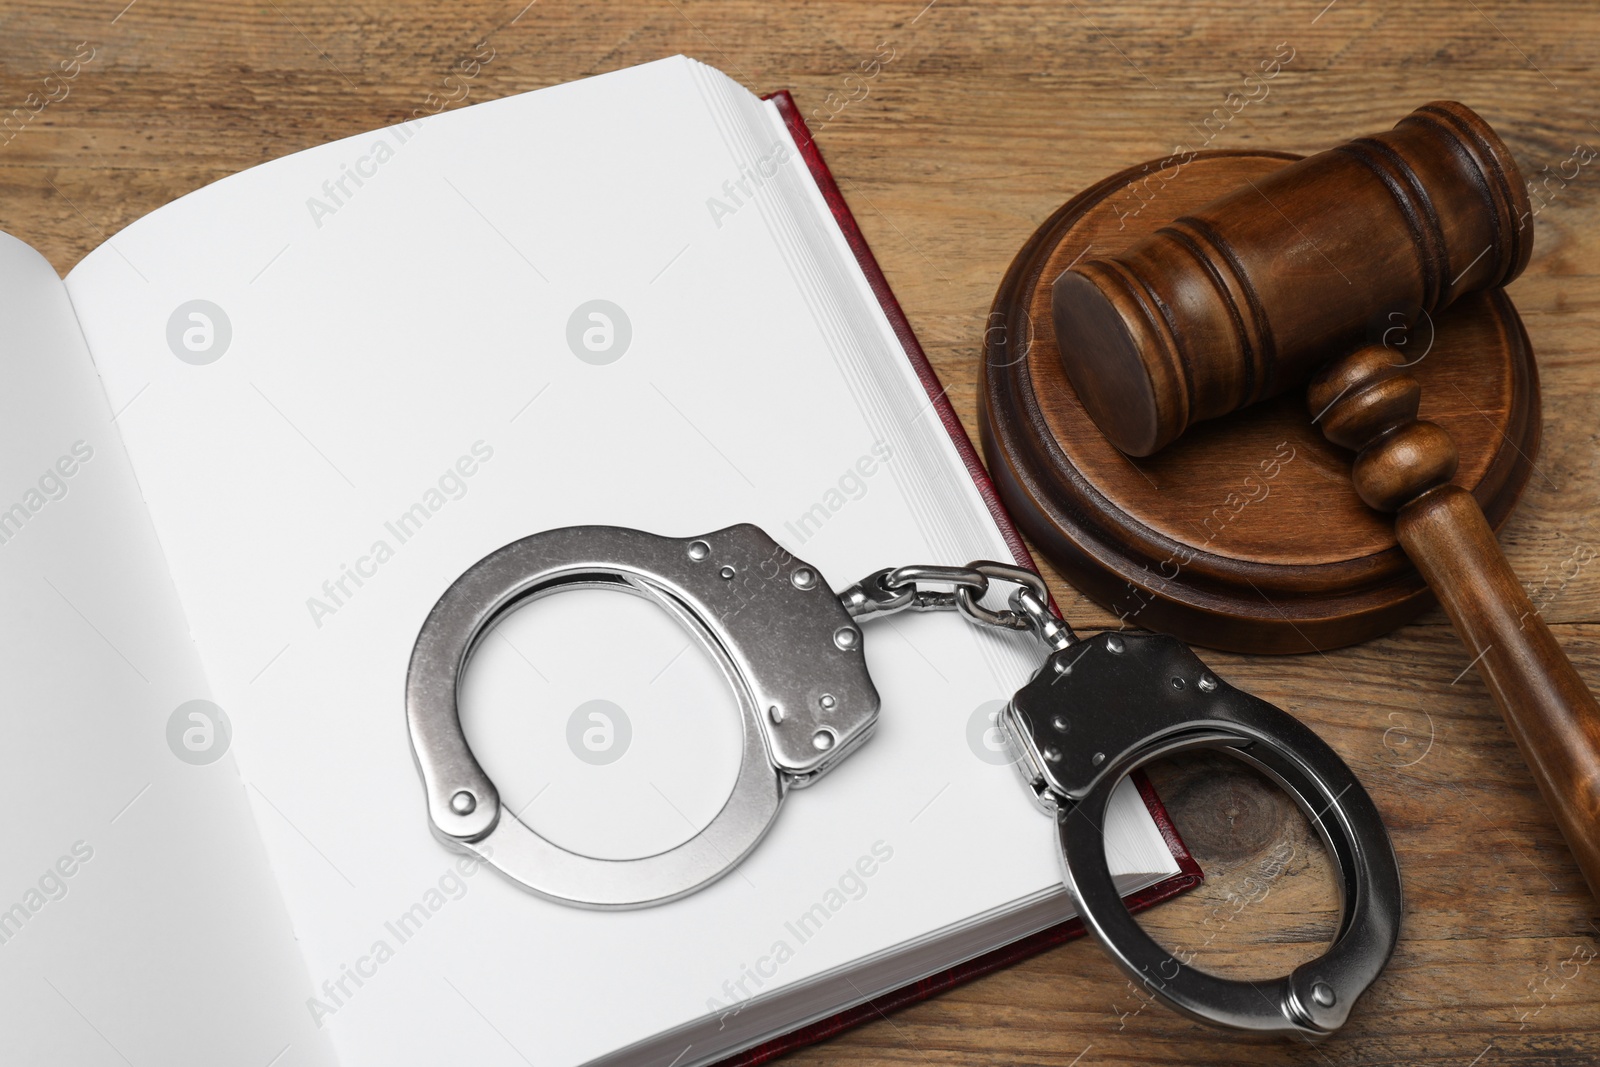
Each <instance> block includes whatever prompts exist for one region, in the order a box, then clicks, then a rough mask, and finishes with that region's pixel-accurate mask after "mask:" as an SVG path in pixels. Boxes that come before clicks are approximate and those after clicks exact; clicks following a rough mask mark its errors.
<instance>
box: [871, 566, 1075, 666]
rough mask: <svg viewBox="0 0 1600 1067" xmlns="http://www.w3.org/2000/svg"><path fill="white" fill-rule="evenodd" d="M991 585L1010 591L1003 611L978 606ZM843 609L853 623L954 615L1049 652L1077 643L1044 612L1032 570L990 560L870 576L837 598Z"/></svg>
mask: <svg viewBox="0 0 1600 1067" xmlns="http://www.w3.org/2000/svg"><path fill="white" fill-rule="evenodd" d="M991 580H993V581H1002V582H1009V583H1011V584H1012V585H1014V586H1015V587H1016V588H1015V589H1014V590H1013V591H1012V593H1011V595H1010V597H1008V598H1007V604H1008V607H1005V608H1000V609H995V608H987V607H984V605H983V598H984V596H985V595H986V594H987V593H988V592H989V586H990V582H991ZM839 602H840V603H841V604H843V605H844V609H845V610H846V611H848V612H849V613H850V615H851V616H852V617H854V618H857V619H866V618H872V617H874V616H878V615H892V614H894V613H896V612H900V611H959V612H960V613H961V614H962V615H963V616H965V617H966V619H967V621H968V622H971V623H973V624H975V625H978V626H991V627H995V628H997V629H1002V630H1015V631H1019V632H1025V633H1031V634H1033V635H1034V636H1035V637H1037V638H1038V639H1039V640H1040V641H1042V642H1043V643H1044V644H1045V645H1046V646H1048V647H1049V648H1050V650H1051V651H1060V650H1061V649H1063V648H1066V647H1067V646H1068V645H1070V644H1072V643H1073V642H1074V641H1076V640H1077V635H1075V634H1074V633H1073V632H1072V627H1070V626H1068V625H1067V624H1066V622H1064V621H1063V620H1061V619H1059V618H1057V617H1056V615H1055V613H1054V612H1052V611H1051V610H1050V592H1049V590H1048V589H1047V588H1046V587H1045V584H1044V579H1043V578H1041V577H1039V575H1037V574H1035V573H1034V572H1033V571H1030V570H1027V569H1026V568H1023V567H1015V566H1011V565H1010V564H1006V563H996V562H994V561H993V560H974V561H973V562H971V563H969V564H967V565H966V566H965V567H940V566H935V565H932V564H925V563H913V564H908V565H906V566H903V567H885V568H884V569H883V570H880V571H874V572H873V573H871V574H869V575H867V576H866V577H865V578H863V579H862V580H861V581H859V582H857V583H856V584H855V585H852V586H851V587H850V588H848V589H846V590H845V591H844V592H842V593H840V594H839Z"/></svg>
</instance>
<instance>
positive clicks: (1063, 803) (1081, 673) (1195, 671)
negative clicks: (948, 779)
mask: <svg viewBox="0 0 1600 1067" xmlns="http://www.w3.org/2000/svg"><path fill="white" fill-rule="evenodd" d="M996 582H1000V583H1009V584H1011V585H1012V586H1014V589H1013V591H1012V592H1011V593H1010V595H1009V598H1008V607H1006V608H1003V609H998V610H997V609H994V608H990V607H985V606H984V604H983V600H984V597H985V594H986V593H988V591H989V589H990V587H991V584H993V583H996ZM584 587H589V588H596V587H598V588H605V589H616V590H620V591H624V592H630V593H634V594H636V595H639V596H642V597H645V598H646V599H649V600H651V601H653V602H655V603H656V604H658V605H660V606H661V607H662V608H663V609H664V610H666V611H667V612H668V614H670V615H671V616H672V617H673V618H674V619H676V620H677V622H678V623H679V624H680V625H681V626H682V627H683V628H684V629H685V630H686V631H688V632H689V633H690V634H691V635H692V636H693V637H694V638H695V639H697V640H698V641H699V643H700V645H701V646H702V647H703V648H704V649H705V651H706V652H707V653H708V654H709V655H710V657H711V659H712V661H713V662H714V663H716V664H717V666H718V667H719V668H720V670H721V671H722V674H723V676H724V677H725V679H726V680H727V682H728V684H729V686H730V688H731V689H732V691H733V692H734V694H735V695H736V698H737V700H738V704H739V709H740V715H741V718H742V722H743V744H742V759H741V763H740V768H739V773H738V777H737V780H736V781H735V784H734V787H733V791H732V793H731V794H730V795H729V797H728V800H727V802H726V803H725V804H724V805H723V807H722V809H721V810H720V811H719V812H718V813H717V815H716V817H715V818H713V819H712V820H711V822H710V823H709V824H708V825H707V826H706V827H705V828H704V829H702V830H701V831H700V832H699V833H698V834H696V835H695V836H693V837H691V838H689V839H688V840H687V841H684V842H683V843H682V844H680V845H677V846H676V847H674V848H671V849H668V850H666V851H665V852H661V853H657V854H656V855H653V856H645V857H641V858H638V859H626V860H610V859H597V858H594V857H591V856H584V855H581V854H579V853H576V852H572V851H570V850H568V849H565V848H562V847H561V846H559V845H557V844H555V843H553V842H551V841H549V840H547V839H545V838H543V837H541V836H540V835H539V834H538V833H536V832H535V831H534V830H533V829H532V828H530V827H529V826H528V825H527V824H526V823H524V822H522V821H521V820H520V819H518V818H517V817H516V815H515V813H513V812H510V811H507V810H505V809H504V808H503V807H502V805H501V802H500V797H499V794H498V792H497V791H496V790H495V787H494V783H493V782H491V781H490V780H489V777H488V775H486V774H485V773H484V771H483V768H482V767H481V766H480V765H479V763H478V761H477V759H476V758H475V757H474V756H473V754H472V750H471V748H470V747H469V746H468V744H467V741H466V737H465V735H464V734H463V732H462V728H461V720H460V716H459V713H458V710H457V705H456V693H457V688H458V685H459V682H460V678H461V674H462V672H463V670H464V669H465V667H466V664H467V662H468V660H469V659H470V658H471V655H472V652H473V650H474V648H475V647H476V645H477V643H478V641H479V640H480V639H482V638H483V637H484V636H485V635H486V634H487V633H488V632H489V630H490V629H491V628H492V627H493V626H494V624H495V623H496V622H497V621H498V620H500V619H501V618H503V617H504V616H505V615H506V614H507V613H508V612H509V611H511V610H513V609H514V608H517V607H521V606H522V605H524V604H526V603H528V602H529V601H531V600H533V599H535V598H538V597H542V596H547V595H549V594H551V593H555V592H560V591H563V590H569V589H575V588H584ZM907 610H910V611H941V610H956V611H959V612H960V613H961V614H962V615H964V616H965V617H966V618H967V619H968V620H970V621H972V622H974V623H977V624H980V625H985V626H993V627H999V628H1002V629H1008V630H1016V631H1023V632H1028V633H1031V634H1033V635H1034V636H1035V637H1037V638H1038V639H1039V640H1040V641H1041V642H1042V643H1043V644H1044V645H1045V648H1046V649H1047V650H1048V658H1047V659H1046V661H1045V663H1044V665H1043V666H1042V667H1040V668H1039V670H1038V672H1037V673H1036V674H1034V676H1033V678H1032V679H1030V680H1029V681H1028V683H1027V684H1026V685H1024V686H1023V687H1022V688H1021V689H1020V690H1018V691H1017V693H1016V694H1015V695H1014V696H1013V697H1012V698H1011V703H1010V704H1009V705H1007V706H1006V708H1005V709H1004V711H1002V712H1001V715H1000V721H1001V724H1002V725H1003V726H1004V733H1005V737H1006V741H1007V744H1008V745H1009V746H1010V748H1011V751H1012V754H1013V756H1014V757H1015V759H1014V763H1015V765H1016V766H1017V768H1018V769H1019V770H1020V771H1021V773H1022V777H1023V781H1024V783H1025V784H1026V785H1027V787H1028V789H1029V792H1030V794H1031V795H1032V796H1033V798H1034V800H1035V801H1036V802H1037V804H1038V806H1039V807H1040V808H1041V809H1043V810H1044V811H1045V812H1047V813H1049V814H1051V815H1052V816H1053V817H1054V819H1055V823H1056V830H1057V836H1058V840H1059V847H1060V853H1061V859H1062V867H1063V877H1064V881H1065V883H1066V889H1067V892H1068V893H1069V894H1070V895H1071V897H1072V899H1073V901H1074V902H1075V904H1076V905H1077V910H1078V914H1079V915H1081V916H1082V918H1083V921H1084V923H1085V924H1086V925H1087V927H1088V928H1089V929H1090V930H1091V931H1093V932H1094V934H1095V935H1096V936H1097V937H1098V938H1099V940H1100V942H1101V944H1102V945H1104V946H1105V948H1106V950H1107V951H1108V952H1109V953H1110V955H1111V957H1112V958H1113V959H1114V960H1115V961H1116V962H1117V963H1118V965H1120V966H1121V967H1122V969H1123V970H1124V971H1126V972H1127V973H1128V975H1129V976H1130V977H1131V978H1132V979H1133V980H1134V981H1136V982H1139V983H1140V984H1141V985H1143V986H1144V987H1145V988H1146V989H1147V990H1148V991H1149V992H1150V993H1151V994H1153V995H1154V996H1156V997H1158V998H1160V999H1161V1000H1163V1001H1165V1002H1166V1003H1167V1004H1169V1005H1171V1006H1172V1007H1174V1008H1176V1009H1178V1010H1179V1011H1181V1012H1184V1013H1185V1014H1187V1015H1189V1016H1192V1017H1193V1018H1195V1019H1198V1020H1200V1021H1202V1022H1207V1023H1212V1024H1215V1025H1219V1026H1226V1027H1233V1028H1237V1029H1241V1030H1250V1031H1257V1032H1265V1033H1284V1034H1301V1035H1305V1036H1308V1037H1316V1036H1319V1035H1326V1034H1328V1033H1331V1032H1333V1031H1334V1030H1336V1029H1337V1028H1338V1027H1339V1026H1340V1025H1341V1024H1343V1022H1344V1021H1345V1019H1346V1018H1347V1017H1348V1015H1349V1012H1350V1008H1351V1006H1352V1005H1353V1004H1354V1003H1355V1001H1356V998H1357V997H1359V996H1360V995H1361V994H1362V993H1363V992H1364V991H1365V990H1366V989H1367V987H1368V986H1370V985H1371V984H1372V982H1373V981H1374V980H1375V979H1376V978H1377V977H1378V974H1379V972H1380V971H1381V970H1382V969H1383V966H1384V964H1385V963H1387V961H1388V959H1389V956H1390V954H1391V953H1392V952H1393V950H1394V946H1395V942H1396V940H1397V938H1398V936H1399V927H1400V912H1401V894H1400V874H1399V868H1398V866H1397V864H1396V862H1395V856H1394V850H1393V847H1392V846H1391V844H1390V842H1389V835H1388V832H1387V831H1386V830H1385V829H1384V826H1383V823H1382V821H1381V820H1380V818H1379V816H1378V812H1377V809H1376V808H1375V807H1374V806H1373V804H1372V800H1371V799H1370V798H1369V797H1368V796H1367V793H1366V790H1364V789H1363V788H1362V786H1361V784H1360V782H1359V781H1357V779H1356V777H1355V775H1354V774H1353V773H1351V771H1350V769H1349V768H1348V767H1346V766H1345V764H1344V762H1343V761H1342V760H1341V759H1340V758H1339V757H1338V755H1337V754H1335V753H1334V751H1333V750H1332V749H1330V748H1329V747H1328V746H1327V745H1326V744H1324V743H1323V742H1322V740H1321V739H1320V738H1318V737H1317V736H1316V735H1315V734H1314V733H1312V732H1311V731H1310V730H1309V729H1307V728H1306V727H1305V726H1303V725H1301V724H1300V723H1299V722H1298V721H1296V720H1295V719H1293V718H1291V717H1290V716H1289V715H1287V714H1285V713H1284V712H1282V711H1280V710H1279V709H1277V708H1275V707H1273V706H1272V705H1271V704H1268V703H1267V702H1266V701H1263V700H1260V699H1258V698H1256V697H1253V696H1251V695H1249V694H1248V693H1244V692H1241V691H1239V690H1237V689H1234V688H1233V687H1232V686H1230V685H1228V684H1227V683H1226V682H1224V681H1223V680H1222V679H1220V678H1218V677H1217V676H1216V675H1215V674H1213V673H1212V672H1210V671H1208V670H1207V669H1206V667H1205V665H1204V664H1202V663H1201V662H1200V660H1199V659H1197V658H1196V657H1195V655H1194V653H1192V652H1190V651H1189V649H1188V648H1186V647H1185V646H1184V645H1182V644H1181V643H1180V642H1178V641H1177V640H1175V639H1174V638H1171V637H1164V636H1160V635H1155V634H1141V633H1120V634H1119V633H1111V632H1106V633H1101V634H1097V635H1095V636H1094V637H1091V638H1088V639H1086V640H1079V639H1078V638H1077V637H1076V635H1074V634H1073V632H1072V630H1071V628H1070V627H1069V626H1067V624H1066V623H1065V622H1063V621H1062V620H1061V619H1059V618H1057V617H1056V616H1055V615H1054V614H1053V613H1052V611H1051V609H1050V606H1049V602H1048V593H1047V592H1046V589H1045V585H1044V581H1043V580H1042V579H1041V578H1040V577H1039V576H1038V575H1036V574H1034V573H1033V572H1032V571H1028V570H1024V569H1021V568H1019V567H1013V566H1007V565H1005V564H1000V563H991V562H976V563H971V564H968V565H967V566H965V567H937V566H908V567H899V568H891V569H885V570H880V571H877V572H875V573H873V574H871V575H869V576H868V577H867V578H865V579H863V580H862V581H860V582H858V583H856V584H855V585H853V586H851V587H850V588H848V589H846V590H845V591H844V592H843V593H840V594H838V595H834V594H833V593H832V592H831V589H830V587H829V585H828V584H827V583H826V582H825V581H824V580H823V578H822V576H821V575H820V574H819V573H818V572H817V570H816V568H814V567H812V566H810V565H809V564H807V563H804V562H802V561H800V560H798V559H795V558H794V557H793V556H792V555H790V554H789V553H788V552H787V551H786V550H785V549H784V548H782V546H780V545H778V544H777V543H776V542H775V541H773V540H772V538H770V537H768V536H767V534H766V533H765V532H763V531H762V530H761V529H759V528H758V527H755V526H752V525H749V524H741V525H738V526H730V527H728V528H727V529H725V530H718V531H717V532H715V533H710V534H706V535H704V536H701V537H691V538H682V539H679V538H667V537H658V536H656V535H654V534H648V533H644V532H641V531H638V530H630V529H623V528H620V527H613V526H574V527H566V528H563V529H559V530H549V531H546V532H544V533H539V534H534V535H532V536H531V537H525V538H523V539H522V540H520V541H515V542H513V543H511V544H509V545H506V546H505V547H504V548H501V549H499V550H497V551H495V552H492V553H490V554H489V555H488V556H486V557H484V558H483V559H482V560H480V561H478V562H477V563H476V564H474V565H473V566H472V567H471V568H469V569H468V570H467V571H466V572H465V573H464V574H462V575H461V577H460V578H458V579H456V581H455V582H454V583H453V584H452V585H451V586H450V588H449V589H447V590H446V591H445V593H444V595H443V596H442V597H440V598H439V601H438V603H437V604H435V605H434V608H433V610H432V611H431V612H430V613H429V614H428V617H427V620H426V621H425V622H424V623H423V626H422V631H421V633H420V634H419V635H418V637H417V643H416V646H415V648H414V649H413V650H412V654H411V664H410V668H409V671H408V673H407V677H406V718H407V722H408V725H409V727H410V732H411V744H412V749H413V751H414V753H415V755H416V760H417V766H418V768H419V770H420V771H421V774H422V781H423V785H424V787H425V789H426V792H427V806H428V816H429V820H430V822H431V824H432V828H433V831H434V834H435V835H436V836H437V837H439V839H440V840H441V841H443V842H445V843H446V844H447V845H449V846H451V847H452V848H456V849H459V850H462V851H465V852H468V853H472V854H476V855H478V856H480V857H482V858H483V859H484V860H485V861H486V862H488V863H490V864H492V865H493V866H494V867H496V868H498V869H499V870H500V871H501V872H502V873H503V874H505V875H506V876H507V877H508V878H510V879H511V880H513V881H514V882H516V883H518V884H519V885H521V886H523V887H524V888H526V889H528V890H530V891H532V892H533V893H536V894H538V895H539V896H542V897H546V898H548V899H550V900H555V901H558V902H561V903H564V904H573V905H578V906H581V907H590V908H634V907H644V906H647V905H651V904H659V903H663V902H665V901H669V900H674V899H676V898H678V897H681V896H684V895H686V894H689V893H692V892H694V891H695V890H697V889H700V888H702V887H704V886H706V885H707V884H709V883H711V882H713V881H715V880H716V879H717V878H720V877H721V876H722V875H724V874H727V873H728V872H729V871H730V870H732V869H733V868H734V867H735V866H737V865H738V863H739V862H740V861H741V860H742V859H743V858H744V857H745V856H746V855H747V854H749V852H750V850H751V849H753V848H754V847H755V846H756V844H757V843H758V842H759V841H760V840H761V838H762V836H763V835H764V834H765V833H766V832H767V830H768V828H769V827H770V826H771V825H772V822H773V820H774V818H775V817H776V816H777V812H778V807H779V805H780V803H781V802H782V800H783V797H784V794H785V793H786V792H787V790H788V789H789V788H791V787H800V786H807V785H810V784H812V783H813V782H815V781H816V780H817V779H818V778H820V777H821V776H822V775H823V774H825V773H827V772H828V771H829V770H831V769H832V768H833V767H835V766H837V765H838V764H839V762H840V761H841V760H843V759H844V758H845V757H846V756H848V755H849V754H850V753H851V752H853V751H854V750H855V749H856V747H857V746H859V745H860V744H861V743H862V742H864V741H865V740H866V739H867V738H868V737H869V736H870V735H871V733H872V730H873V727H874V726H875V725H876V723H877V717H878V694H877V690H876V689H875V688H874V687H873V684H872V679H871V678H870V677H869V676H868V674H867V668H866V661H865V658H864V657H863V654H862V635H861V631H860V629H859V626H858V623H859V622H862V621H865V620H867V619H871V618H873V617H874V616H878V615H889V614H893V613H894V612H898V611H907ZM1199 748H1210V749H1218V750H1221V751H1222V752H1225V753H1227V754H1229V755H1231V756H1234V757H1236V758H1238V759H1241V760H1243V761H1245V762H1246V763H1249V764H1251V765H1253V766H1255V767H1257V768H1259V769H1260V770H1261V771H1263V772H1264V773H1265V774H1266V775H1267V776H1268V777H1270V778H1271V779H1273V780H1274V781H1275V782H1277V783H1278V784H1279V785H1280V786H1282V787H1283V789H1284V790H1285V791H1287V792H1288V793H1289V795H1290V796H1292V797H1293V798H1294V800H1295V802H1296V803H1297V804H1298V805H1299V806H1300V810H1301V811H1302V812H1304V813H1305V816H1306V818H1307V819H1308V820H1310V822H1311V824H1312V825H1313V826H1314V827H1315V828H1316V830H1317V831H1318V833H1319V834H1320V835H1321V837H1322V841H1323V843H1324V845H1325V846H1326V847H1327V849H1328V852H1329V854H1330V855H1331V856H1332V857H1333V858H1334V860H1335V861H1336V863H1337V864H1338V868H1339V883H1338V884H1339V889H1340V894H1341V898H1342V912H1341V917H1340V921H1339V925H1338V928H1337V931H1336V933H1335V936H1334V939H1333V943H1332V945H1331V946H1330V947H1329V949H1328V951H1327V952H1326V953H1325V954H1323V955H1322V956H1321V957H1320V958H1318V959H1315V960H1313V961H1311V962H1309V963H1306V964H1303V965H1301V966H1299V967H1297V968H1295V969H1294V971H1293V972H1291V973H1290V974H1289V975H1287V976H1285V977H1282V978H1277V979H1273V980H1268V981H1240V980H1235V979H1227V978H1219V977H1216V976H1213V975H1210V974H1207V973H1205V972H1203V971H1200V970H1197V969H1194V968H1193V967H1190V966H1189V965H1187V964H1186V963H1184V962H1182V961H1180V960H1178V959H1177V958H1176V957H1175V956H1174V955H1173V954H1172V953H1170V952H1168V951H1167V950H1166V949H1164V948H1162V947H1161V946H1160V945H1158V944H1157V943H1156V942H1155V941H1154V940H1153V939H1152V938H1151V937H1150V936H1149V935H1148V934H1146V933H1145V932H1144V930H1143V929H1142V928H1141V927H1140V926H1139V924H1138V923H1137V922H1136V921H1134V919H1133V917H1132V916H1131V915H1130V914H1129V913H1128V910H1127V908H1126V907H1125V906H1124V905H1123V903H1122V900H1121V898H1120V897H1119V895H1118V893H1117V889H1116V885H1115V883H1114V882H1113V880H1112V876H1111V873H1110V871H1109V870H1108V869H1107V867H1106V859H1105V845H1104V840H1105V820H1106V810H1107V805H1108V804H1109V802H1110V799H1111V794H1112V791H1113V790H1114V789H1115V788H1116V786H1117V785H1118V784H1119V783H1120V782H1121V781H1122V779H1123V778H1125V777H1126V776H1127V775H1128V774H1129V773H1130V772H1131V771H1133V770H1134V769H1136V768H1138V767H1140V766H1142V765H1144V764H1146V763H1149V762H1151V761H1152V760H1155V759H1158V758H1160V757H1163V756H1168V755H1171V754H1173V753H1176V752H1182V751H1187V750H1190V749H1199Z"/></svg>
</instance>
